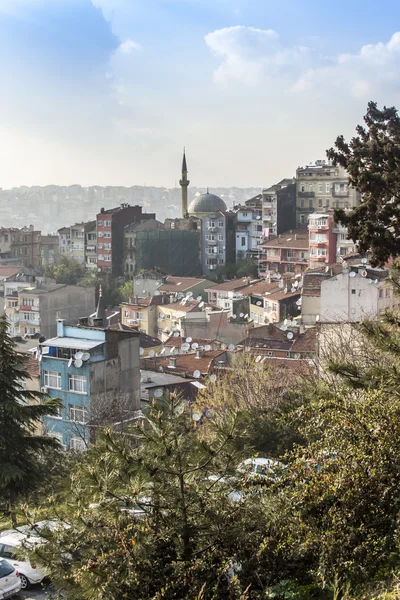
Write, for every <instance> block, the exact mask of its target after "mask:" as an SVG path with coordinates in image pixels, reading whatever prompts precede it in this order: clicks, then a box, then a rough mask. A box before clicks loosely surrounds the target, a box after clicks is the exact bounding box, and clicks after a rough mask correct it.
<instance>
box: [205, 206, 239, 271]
mask: <svg viewBox="0 0 400 600" xmlns="http://www.w3.org/2000/svg"><path fill="white" fill-rule="evenodd" d="M201 221H202V226H201V268H202V273H203V275H204V276H205V277H207V275H210V274H212V272H213V271H215V269H217V267H219V266H222V265H225V264H231V263H234V262H235V260H236V256H235V241H236V239H235V238H236V235H235V221H236V215H235V213H233V212H222V211H216V212H215V213H211V214H209V215H207V216H203V217H201Z"/></svg>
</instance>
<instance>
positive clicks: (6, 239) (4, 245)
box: [0, 227, 18, 259]
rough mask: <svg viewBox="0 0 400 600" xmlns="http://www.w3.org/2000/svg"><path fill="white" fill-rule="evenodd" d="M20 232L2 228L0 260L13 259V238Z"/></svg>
mask: <svg viewBox="0 0 400 600" xmlns="http://www.w3.org/2000/svg"><path fill="white" fill-rule="evenodd" d="M16 231H18V229H16V228H6V227H1V228H0V259H7V258H10V257H11V242H12V236H13V234H15V232H16Z"/></svg>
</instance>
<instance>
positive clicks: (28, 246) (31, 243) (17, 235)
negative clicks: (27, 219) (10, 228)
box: [11, 225, 42, 269]
mask: <svg viewBox="0 0 400 600" xmlns="http://www.w3.org/2000/svg"><path fill="white" fill-rule="evenodd" d="M40 241H41V233H40V231H36V230H35V229H34V227H33V225H31V226H30V227H24V228H23V229H17V230H16V231H14V232H13V233H12V234H11V259H12V260H14V261H18V263H19V264H21V265H23V266H24V267H29V268H31V269H40V267H41V263H42V257H41V244H40Z"/></svg>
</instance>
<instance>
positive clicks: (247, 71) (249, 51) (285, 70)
mask: <svg viewBox="0 0 400 600" xmlns="http://www.w3.org/2000/svg"><path fill="white" fill-rule="evenodd" d="M204 39H205V41H206V44H207V46H208V47H209V49H210V50H211V52H212V53H213V54H214V55H215V56H216V57H217V58H219V59H221V64H220V66H219V67H218V68H217V69H216V71H215V72H214V81H215V82H216V83H219V84H227V83H228V82H230V81H236V82H240V83H244V84H247V85H256V84H258V83H260V82H261V81H262V80H264V79H265V78H266V77H276V76H277V75H282V74H288V75H289V74H290V73H292V72H293V69H296V67H297V68H299V66H300V65H304V64H305V61H306V59H307V57H308V56H309V53H310V50H309V49H308V48H306V47H304V46H293V47H284V46H283V45H282V44H281V42H280V40H279V35H278V34H277V33H276V31H273V30H272V29H257V28H255V27H245V26H243V25H237V26H235V27H225V28H224V29H217V30H216V31H214V32H212V33H209V34H208V35H206V36H205V38H204Z"/></svg>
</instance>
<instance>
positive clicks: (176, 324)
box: [156, 299, 207, 342]
mask: <svg viewBox="0 0 400 600" xmlns="http://www.w3.org/2000/svg"><path fill="white" fill-rule="evenodd" d="M156 311H157V334H156V335H157V337H158V338H159V339H160V340H161V341H162V342H165V341H166V340H167V339H168V338H169V337H170V336H171V334H174V332H175V333H176V332H178V333H179V334H180V335H181V334H182V332H183V320H184V319H186V318H190V319H191V320H192V321H193V320H196V321H205V320H206V318H207V314H206V312H205V307H204V302H202V301H200V300H186V299H183V300H181V301H180V302H172V303H171V304H167V305H159V306H157V308H156Z"/></svg>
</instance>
